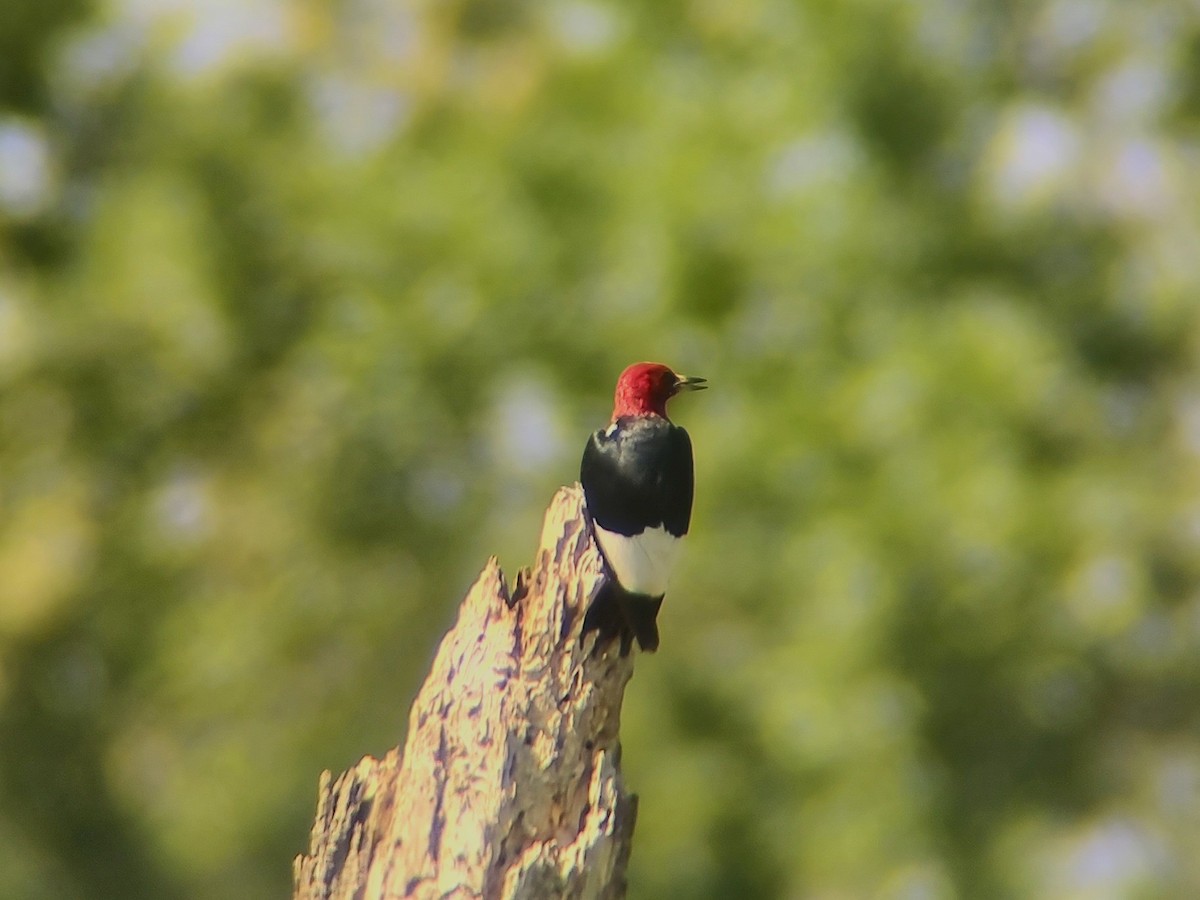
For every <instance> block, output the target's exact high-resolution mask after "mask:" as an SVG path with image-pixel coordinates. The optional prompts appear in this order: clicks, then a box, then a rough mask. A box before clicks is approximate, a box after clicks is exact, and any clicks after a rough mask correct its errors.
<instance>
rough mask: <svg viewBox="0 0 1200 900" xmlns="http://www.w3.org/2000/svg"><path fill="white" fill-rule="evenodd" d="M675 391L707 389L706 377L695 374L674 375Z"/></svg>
mask: <svg viewBox="0 0 1200 900" xmlns="http://www.w3.org/2000/svg"><path fill="white" fill-rule="evenodd" d="M675 379H676V380H675V393H679V392H680V391H704V390H707V389H708V379H707V378H700V377H698V376H695V375H690V376H689V375H676V376H675Z"/></svg>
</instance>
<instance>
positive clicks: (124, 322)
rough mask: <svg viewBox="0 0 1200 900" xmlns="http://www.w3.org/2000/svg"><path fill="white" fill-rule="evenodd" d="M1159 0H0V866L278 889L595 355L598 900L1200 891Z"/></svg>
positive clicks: (1197, 740) (47, 877)
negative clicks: (654, 622) (671, 474)
mask: <svg viewBox="0 0 1200 900" xmlns="http://www.w3.org/2000/svg"><path fill="white" fill-rule="evenodd" d="M1198 175H1200V13H1198V11H1197V9H1196V7H1195V5H1194V4H1191V5H1189V4H1185V3H1177V2H1166V0H1161V2H1160V0H1140V2H1138V3H1119V2H1106V0H1052V2H1046V3H1035V2H1002V3H997V2H993V0H967V2H950V0H899V2H896V0H843V2H830V0H808V2H787V0H738V2H732V3H731V2H717V0H656V2H642V3H637V2H631V3H615V2H614V3H606V2H602V0H570V2H561V0H551V2H542V3H527V2H521V0H439V2H401V0H344V2H340V3H318V2H296V3H285V2H283V0H245V2H216V0H211V2H202V0H172V2H168V0H157V2H155V0H143V2H134V0H114V2H112V3H106V4H99V3H92V2H89V0H41V2H38V3H36V4H35V3H31V2H26V0H16V2H9V3H6V4H3V5H0V897H4V898H10V897H11V898H31V900H40V898H54V900H69V898H125V897H156V898H171V897H180V898H182V897H197V898H257V897H263V898H267V897H280V896H285V895H286V894H287V891H288V884H289V878H290V861H291V858H292V857H293V856H294V855H295V854H296V853H298V852H300V851H301V850H302V849H303V848H304V846H305V840H306V833H307V829H308V827H309V825H310V822H311V817H312V813H313V809H314V803H315V795H316V779H317V775H318V773H319V771H320V770H321V769H322V768H326V767H328V768H332V769H334V770H341V769H343V768H346V767H348V766H350V765H351V764H353V763H354V762H355V761H356V760H357V759H358V757H359V756H360V755H362V754H363V753H367V752H370V753H374V754H380V753H383V752H385V751H386V750H387V749H388V747H390V746H391V745H393V744H395V743H396V742H397V741H399V740H400V739H401V738H402V736H403V728H404V722H405V718H406V713H407V708H408V704H409V703H410V701H411V698H412V695H413V693H414V691H415V689H416V686H417V684H418V683H419V680H420V678H421V676H422V674H423V672H424V670H425V667H426V665H427V664H428V661H429V659H430V657H431V654H432V652H433V648H434V647H435V646H436V642H437V640H438V638H439V637H440V635H441V633H442V632H443V631H444V629H445V628H446V627H447V626H448V625H449V624H450V622H451V621H452V618H453V614H454V610H455V607H456V603H457V601H458V599H459V598H460V597H461V595H462V593H463V592H464V590H465V589H466V587H467V586H468V585H469V584H470V582H471V581H472V580H473V577H474V575H475V573H476V572H477V571H478V569H479V567H480V566H481V565H482V563H483V561H484V559H485V558H486V557H487V555H488V554H490V553H493V552H496V553H498V554H499V555H500V557H501V561H502V563H503V564H504V565H505V566H506V567H507V568H508V569H509V570H510V571H513V570H515V568H516V567H517V566H519V565H521V564H524V563H526V562H528V561H529V559H530V557H531V555H532V551H533V547H534V544H535V542H536V537H537V532H538V526H539V521H540V517H541V513H542V510H543V509H544V507H545V504H546V502H547V501H548V500H549V498H550V496H551V494H552V492H553V490H554V489H555V488H556V487H557V486H558V485H559V484H561V483H566V482H569V481H571V480H572V479H573V478H574V477H575V474H576V471H577V470H576V465H577V458H578V454H579V452H580V450H581V448H582V445H583V441H584V439H585V436H586V435H587V433H588V432H589V431H590V430H591V429H593V428H595V427H597V426H598V425H600V424H602V423H603V422H604V421H605V420H606V418H607V415H608V409H609V402H610V391H611V387H612V383H613V380H614V378H615V376H616V374H617V372H619V371H620V369H621V368H622V367H623V366H624V365H625V364H626V363H629V362H631V361H634V360H637V359H646V358H648V359H658V360H662V361H665V362H668V363H670V364H672V365H674V366H676V367H677V368H678V369H680V370H681V371H685V372H688V373H695V374H702V375H705V376H707V377H708V378H709V379H710V381H711V383H712V386H713V389H712V390H711V391H709V392H708V393H707V394H704V395H700V396H697V397H689V398H685V399H683V400H680V401H677V402H676V404H675V415H676V419H677V420H678V421H680V422H682V423H683V424H685V425H686V426H687V427H688V428H689V429H690V430H691V432H692V435H693V440H694V443H695V446H696V448H697V478H698V484H699V489H698V497H697V507H696V511H695V519H694V532H693V538H692V539H691V547H690V549H689V552H688V554H687V555H686V557H685V561H684V562H683V564H682V566H681V571H680V572H679V574H678V576H677V580H676V583H675V586H674V587H673V590H672V592H671V596H670V597H668V600H667V603H666V605H665V607H664V611H663V615H662V619H661V624H662V631H663V635H664V640H663V649H662V651H661V652H660V653H659V654H658V655H657V657H653V658H646V659H641V660H639V662H638V666H637V674H636V677H635V679H634V681H633V683H632V685H631V687H630V690H629V694H628V699H627V704H626V715H625V722H624V729H623V734H624V744H625V761H626V767H627V775H628V779H629V781H630V783H631V785H632V786H633V788H634V789H635V790H637V791H638V792H639V793H640V795H641V798H642V806H641V816H640V821H639V823H638V831H637V840H636V845H635V850H634V857H633V860H632V870H631V897H633V898H641V900H645V898H714V900H716V898H732V897H745V898H756V897H763V898H773V897H812V898H817V897H819V898H860V897H861V898H866V897H878V898H897V900H899V898H908V900H915V898H930V900H942V898H954V897H963V898H992V897H996V898H1002V897H1033V898H1110V897H1111V898H1118V897H1119V898H1127V897H1143V898H1152V897H1184V896H1198V895H1200V856H1198V855H1197V853H1196V848H1197V846H1200V555H1198V552H1200V503H1198V501H1197V489H1198V488H1200V465H1198V454H1200V331H1198V330H1197V328H1198V325H1200V321H1198V314H1197V299H1198V298H1200V180H1198Z"/></svg>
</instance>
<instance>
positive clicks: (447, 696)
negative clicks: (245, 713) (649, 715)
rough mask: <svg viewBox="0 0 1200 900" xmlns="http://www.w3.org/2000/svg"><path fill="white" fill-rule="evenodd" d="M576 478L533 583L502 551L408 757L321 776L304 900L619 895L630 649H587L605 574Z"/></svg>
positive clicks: (457, 631)
mask: <svg viewBox="0 0 1200 900" xmlns="http://www.w3.org/2000/svg"><path fill="white" fill-rule="evenodd" d="M603 577H604V576H603V572H602V563H601V559H600V556H599V554H598V552H597V550H596V546H595V544H594V542H593V541H592V539H591V535H590V531H589V529H588V528H587V525H586V522H585V519H584V514H583V500H582V492H581V491H580V490H579V488H578V486H574V487H570V488H563V489H561V490H560V491H559V492H558V494H557V495H556V496H555V498H554V500H553V502H552V503H551V505H550V508H549V510H548V511H547V513H546V520H545V524H544V526H543V529H542V538H541V543H540V547H539V550H538V554H537V559H536V562H535V563H534V566H533V568H532V573H526V572H522V573H520V575H518V578H517V583H516V586H515V587H514V588H513V590H512V591H511V592H510V590H509V587H508V585H507V583H506V582H505V579H504V574H503V573H502V572H501V571H500V567H499V565H497V563H496V560H495V559H491V560H489V561H488V563H487V565H486V566H485V567H484V569H483V572H482V573H481V574H480V576H479V579H478V580H477V581H476V582H475V585H474V586H473V587H472V588H471V590H470V592H469V593H468V594H467V597H466V599H465V600H463V603H462V606H461V608H460V609H459V613H458V621H457V623H456V624H455V625H454V627H453V628H452V629H451V630H450V632H449V633H448V634H447V635H446V637H445V638H444V639H443V640H442V643H441V646H440V648H439V649H438V652H437V657H436V658H435V659H434V662H433V666H432V668H431V670H430V673H429V676H428V678H426V680H425V684H424V686H423V687H422V688H421V690H420V692H419V693H418V695H417V699H416V701H415V702H414V703H413V707H412V712H411V713H410V715H409V724H408V738H407V741H406V743H405V746H404V751H403V753H401V752H400V749H399V748H398V747H397V748H395V749H393V750H391V751H390V752H389V753H388V754H387V755H386V756H385V757H384V758H383V759H378V760H377V759H373V758H371V757H366V758H364V759H363V760H362V761H361V762H360V763H359V764H358V765H357V766H356V767H355V768H353V769H351V770H350V771H348V772H345V773H343V774H342V775H341V776H339V777H338V778H337V779H336V780H333V779H332V778H331V776H330V773H329V772H325V773H323V774H322V776H321V783H320V788H319V792H320V796H319V799H318V806H317V816H316V821H315V823H314V824H313V830H312V843H311V848H310V851H309V854H308V855H307V856H300V857H298V858H297V859H296V862H295V898H296V900H318V898H320V900H325V898H331V900H333V898H336V900H343V898H345V900H349V898H364V900H378V898H400V897H405V898H430V897H437V898H467V897H481V898H489V900H490V898H506V900H507V898H568V897H569V898H589V900H590V898H620V897H623V896H624V895H625V866H626V863H627V861H628V858H629V850H630V843H631V840H632V836H633V825H634V819H635V817H636V813H637V798H636V797H635V796H633V795H632V794H630V793H628V792H627V791H626V789H625V786H624V782H623V780H622V777H621V769H620V756H621V746H620V742H619V735H618V730H619V726H620V714H621V701H622V698H623V697H624V694H625V685H626V684H627V683H628V682H629V678H630V676H631V675H632V673H633V657H632V656H629V657H626V658H621V657H620V655H619V653H618V643H619V642H612V643H610V644H609V645H608V646H606V647H603V648H601V649H600V650H599V652H598V653H593V652H592V650H593V647H594V644H595V639H594V635H589V636H588V637H587V639H586V640H582V641H581V639H580V631H581V627H582V624H583V616H584V612H585V611H586V608H587V603H588V600H589V599H590V598H591V597H592V596H593V595H594V594H595V592H596V589H597V588H598V587H599V584H600V582H601V579H602V578H603Z"/></svg>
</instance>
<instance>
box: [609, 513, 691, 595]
mask: <svg viewBox="0 0 1200 900" xmlns="http://www.w3.org/2000/svg"><path fill="white" fill-rule="evenodd" d="M596 540H598V541H599V542H600V549H601V550H603V551H604V558H605V559H607V560H608V564H609V566H610V567H611V568H612V570H613V574H614V575H616V576H617V581H618V582H620V584H621V587H623V588H625V590H627V591H631V592H633V593H635V594H648V595H649V596H651V597H659V596H661V595H663V594H665V593H666V592H667V581H668V580H669V579H670V577H671V570H672V569H673V568H674V567H675V560H676V559H677V558H678V556H679V550H680V548H681V547H682V546H683V538H677V537H675V535H673V534H671V533H670V532H669V531H667V530H666V529H665V528H663V527H662V526H661V525H660V526H659V527H657V528H647V529H646V530H645V531H643V532H642V533H641V534H639V535H635V536H633V537H627V536H626V535H623V534H617V533H616V532H614V531H606V530H605V529H603V528H601V527H600V526H599V525H597V526H596Z"/></svg>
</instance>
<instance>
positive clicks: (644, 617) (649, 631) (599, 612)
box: [583, 578, 663, 656]
mask: <svg viewBox="0 0 1200 900" xmlns="http://www.w3.org/2000/svg"><path fill="white" fill-rule="evenodd" d="M662 601H663V598H662V596H661V595H660V596H658V597H651V596H649V595H647V594H634V593H631V592H630V591H627V590H625V588H623V587H621V585H620V584H618V583H617V580H616V579H615V578H609V579H607V580H606V581H605V582H604V584H602V585H601V586H600V590H599V591H597V592H596V596H595V598H593V600H592V604H591V606H589V607H588V611H587V614H586V615H585V616H584V617H583V633H584V634H585V635H586V634H587V633H588V632H589V631H593V630H594V631H597V632H599V634H598V635H597V637H596V646H597V647H599V646H600V645H601V644H604V643H606V642H607V641H610V640H612V639H613V638H616V637H620V639H621V655H622V656H628V655H629V648H630V647H631V646H633V640H634V638H637V642H638V647H639V648H641V650H643V651H644V652H646V653H653V652H654V651H655V650H657V649H658V610H659V608H660V607H661V606H662Z"/></svg>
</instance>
